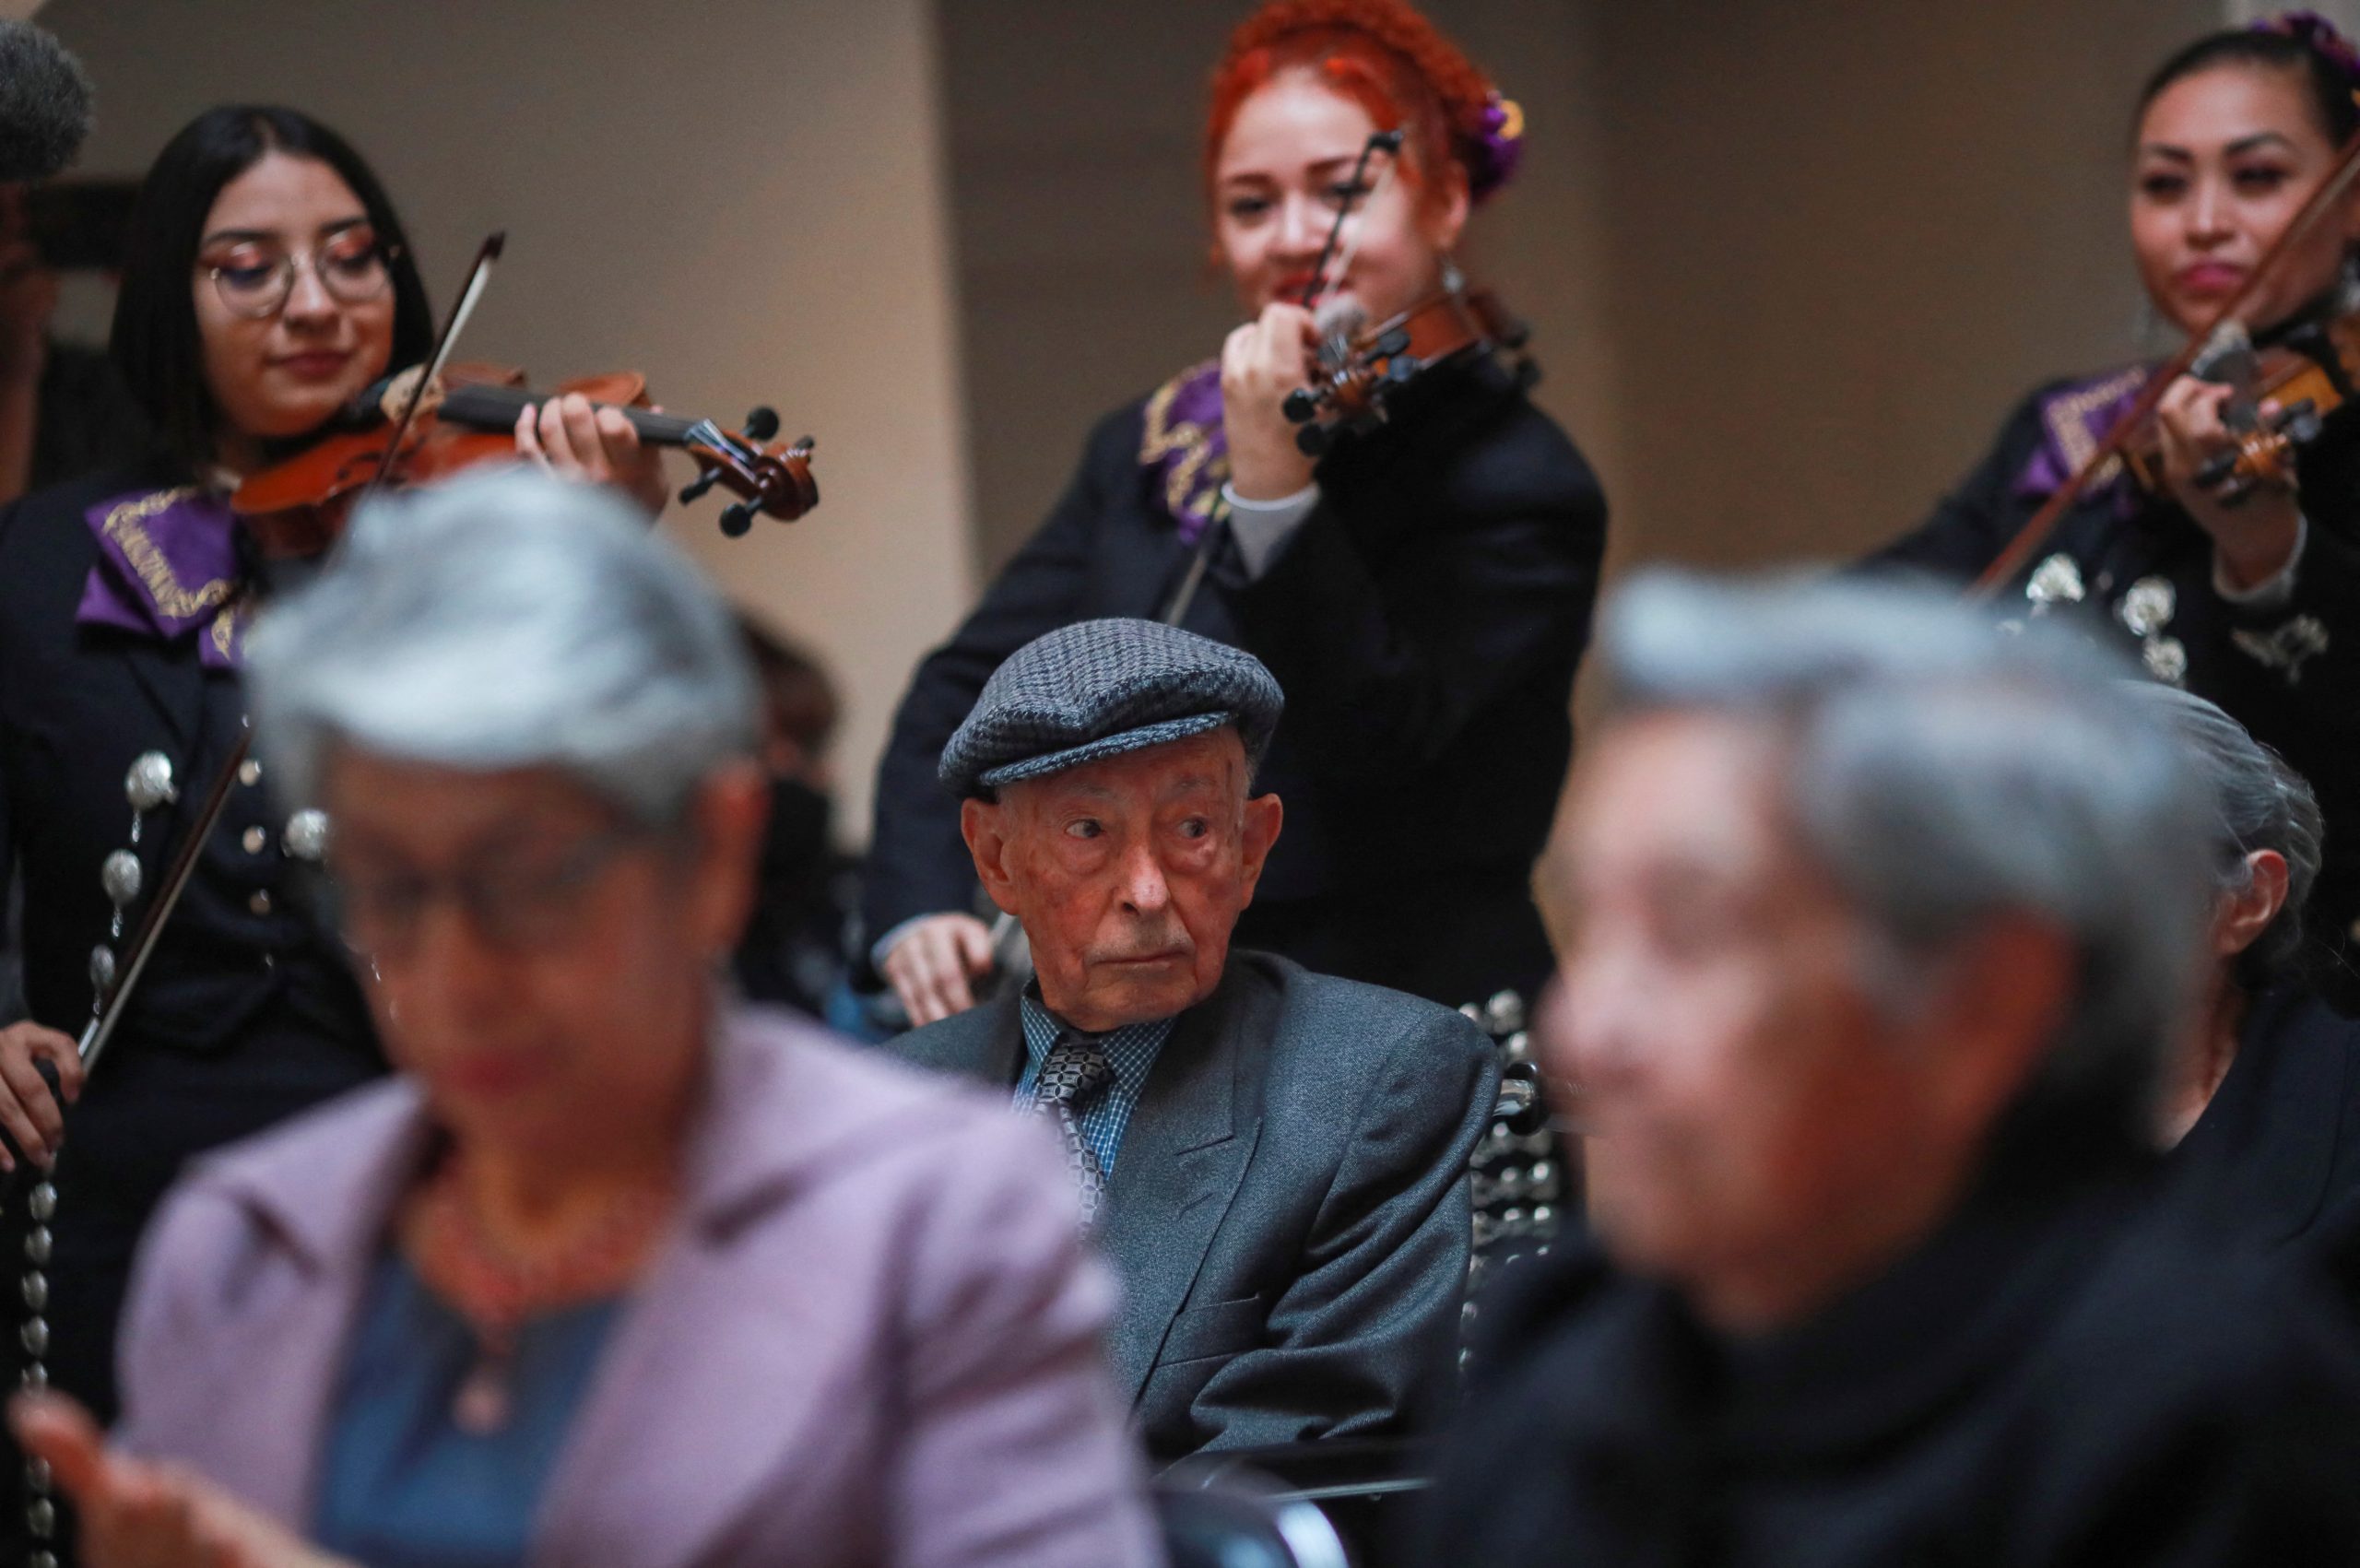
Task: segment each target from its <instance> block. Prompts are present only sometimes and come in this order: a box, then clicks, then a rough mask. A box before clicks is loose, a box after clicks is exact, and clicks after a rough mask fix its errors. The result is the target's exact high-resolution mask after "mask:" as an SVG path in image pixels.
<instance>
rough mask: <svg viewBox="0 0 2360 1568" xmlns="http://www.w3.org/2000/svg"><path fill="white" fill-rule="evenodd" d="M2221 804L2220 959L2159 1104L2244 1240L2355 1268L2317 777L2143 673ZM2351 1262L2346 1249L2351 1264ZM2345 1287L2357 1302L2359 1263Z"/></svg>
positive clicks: (2359, 1052)
mask: <svg viewBox="0 0 2360 1568" xmlns="http://www.w3.org/2000/svg"><path fill="white" fill-rule="evenodd" d="M2132 690H2133V691H2134V692H2135V694H2136V696H2137V697H2138V699H2139V700H2140V701H2142V702H2143V703H2144V704H2146V705H2147V706H2148V707H2150V708H2152V709H2153V710H2154V711H2155V712H2156V713H2157V714H2158V715H2159V716H2160V717H2161V718H2162V719H2163V720H2164V721H2165V723H2166V724H2168V725H2170V726H2171V727H2172V728H2173V729H2174V730H2176V731H2177V733H2178V735H2179V737H2180V740H2181V743H2182V745H2183V747H2184V749H2185V751H2186V754H2187V757H2188V759H2189V763H2190V764H2191V766H2192V767H2193V769H2194V771H2195V772H2196V776H2197V779H2198V782H2199V783H2200V784H2202V785H2203V786H2204V788H2205V789H2206V790H2207V791H2208V792H2210V794H2211V796H2212V799H2213V802H2214V816H2213V820H2212V845H2213V854H2212V862H2211V864H2212V880H2213V896H2212V918H2211V922H2210V935H2211V941H2210V950H2211V954H2212V965H2211V970H2210V973H2208V974H2207V976H2206V978H2205V983H2204V988H2203V992H2202V995H2201V998H2200V1005H2199V1007H2198V1009H2197V1013H2196V1027H2195V1028H2194V1029H2192V1030H2190V1031H2189V1032H2188V1035H2187V1037H2186V1039H2185V1041H2184V1042H2183V1045H2182V1052H2181V1055H2180V1058H2179V1060H2178V1062H2177V1065H2176V1066H2175V1067H2174V1068H2173V1069H2172V1070H2171V1071H2170V1072H2169V1073H2168V1074H2167V1076H2166V1078H2165V1092H2164V1096H2163V1099H2162V1101H2161V1102H2160V1103H2159V1105H2158V1106H2157V1113H2158V1124H2157V1130H2158V1134H2159V1138H2160V1141H2161V1142H2162V1143H2163V1144H2164V1145H2165V1147H2169V1148H2174V1149H2175V1150H2176V1152H2175V1154H2174V1157H2173V1159H2172V1161H2171V1164H2172V1166H2173V1168H2174V1173H2175V1174H2176V1175H2177V1177H2178V1178H2180V1181H2181V1190H2182V1191H2183V1192H2184V1194H2185V1195H2186V1196H2187V1197H2188V1198H2189V1199H2190V1200H2192V1201H2194V1202H2195V1203H2196V1204H2198V1205H2199V1206H2200V1207H2201V1208H2202V1209H2203V1210H2204V1211H2206V1212H2208V1213H2209V1214H2211V1215H2212V1217H2213V1218H2215V1219H2216V1220H2220V1221H2221V1222H2222V1223H2223V1225H2224V1229H2225V1231H2226V1232H2227V1233H2228V1234H2229V1235H2230V1236H2231V1237H2233V1238H2235V1239H2236V1240H2238V1241H2241V1242H2244V1243H2248V1244H2252V1245H2255V1246H2259V1247H2260V1248H2263V1249H2265V1250H2276V1249H2279V1248H2283V1247H2289V1246H2300V1247H2301V1248H2302V1249H2303V1250H2304V1251H2306V1252H2307V1253H2309V1252H2311V1251H2312V1250H2313V1249H2312V1244H2314V1243H2316V1244H2320V1250H2319V1251H2318V1253H2317V1255H2316V1256H2318V1257H2319V1259H2321V1260H2323V1261H2326V1262H2327V1263H2329V1264H2330V1266H2333V1267H2338V1268H2339V1269H2344V1268H2348V1267H2349V1265H2350V1264H2351V1263H2352V1262H2354V1261H2360V1260H2354V1259H2351V1258H2347V1257H2344V1256H2343V1255H2344V1247H2343V1245H2342V1243H2343V1241H2344V1240H2345V1239H2346V1238H2350V1237H2351V1236H2352V1235H2353V1233H2354V1231H2355V1230H2360V1022H2354V1020H2351V1019H2349V1018H2346V1017H2344V1016H2343V1015H2342V1014H2341V1013H2339V1012H2337V1011H2336V1010H2335V1009H2334V1008H2331V1007H2330V1006H2329V1005H2328V1003H2327V1000H2326V998H2324V997H2323V996H2320V994H2319V991H2318V990H2317V989H2316V988H2315V987H2314V986H2313V984H2311V980H2312V976H2313V974H2314V973H2316V972H2317V971H2318V970H2319V968H2320V967H2321V966H2322V963H2323V961H2325V960H2326V959H2327V958H2328V957H2329V954H2328V951H2327V949H2326V948H2325V945H2324V944H2321V943H2319V941H2318V940H2317V939H2316V938H2314V937H2312V936H2311V935H2310V933H2309V932H2308V931H2307V928H2306V926H2305V924H2304V918H2303V917H2304V911H2305V908H2306V905H2307V901H2308V895H2309V893H2310V890H2311V885H2312V882H2313V880H2314V879H2315V878H2317V877H2318V876H2319V865H2320V861H2321V858H2322V854H2321V852H2322V843H2321V839H2322V834H2323V830H2322V828H2321V825H2320V820H2319V801H2318V799H2317V797H2315V796H2313V795H2312V793H2311V786H2310V785H2309V784H2306V783H2304V782H2303V779H2302V777H2301V776H2300V775H2299V774H2297V773H2296V772H2295V771H2294V770H2293V769H2292V768H2290V767H2288V766H2287V765H2286V763H2285V761H2284V760H2283V759H2282V758H2280V757H2279V756H2278V754H2277V753H2276V752H2274V751H2272V750H2271V749H2269V748H2268V747H2266V746H2264V745H2262V744H2261V743H2260V741H2258V740H2256V739H2254V738H2253V737H2252V736H2250V735H2248V734H2247V733H2246V729H2245V726H2244V725H2240V724H2238V723H2237V721H2236V720H2235V719H2233V718H2231V717H2230V716H2229V715H2228V714H2226V713H2223V712H2222V711H2221V710H2220V709H2219V708H2217V707H2214V706H2213V705H2212V703H2210V702H2208V701H2205V700H2204V699H2203V698H2201V697H2195V696H2191V695H2189V693H2187V692H2185V691H2178V690H2173V689H2172V688H2170V687H2166V686H2155V685H2149V684H2143V683H2142V684H2140V685H2138V686H2135V687H2134V688H2133V689H2132ZM2339 1259H2341V1260H2342V1261H2339ZM2345 1286H2346V1289H2348V1290H2350V1291H2352V1299H2354V1301H2360V1273H2354V1274H2351V1275H2347V1277H2346V1279H2345Z"/></svg>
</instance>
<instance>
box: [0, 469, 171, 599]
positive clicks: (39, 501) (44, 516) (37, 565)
mask: <svg viewBox="0 0 2360 1568" xmlns="http://www.w3.org/2000/svg"><path fill="white" fill-rule="evenodd" d="M154 482H155V481H154V479H153V477H152V476H145V475H141V474H138V473H135V472H130V471H125V470H117V471H114V472H110V473H105V474H94V475H90V476H89V477H84V478H79V479H69V480H67V481H66V482H65V483H64V484H60V485H52V486H50V487H49V488H48V489H43V490H36V491H35V492H33V493H32V494H31V495H29V496H25V497H23V498H21V499H20V500H18V501H14V502H12V503H11V504H10V505H9V506H8V507H7V508H6V510H5V511H0V593H6V592H7V591H8V590H9V589H11V588H16V589H20V590H21V589H33V588H38V587H39V586H40V585H41V584H45V583H46V582H47V581H48V580H49V579H50V578H52V577H53V576H55V575H56V574H57V573H59V572H65V573H68V574H70V575H72V577H73V578H74V580H75V581H76V582H77V583H79V582H80V580H81V578H82V576H83V575H84V574H86V573H87V572H89V569H90V565H91V563H92V562H93V561H95V560H97V559H98V554H99V546H98V538H97V536H95V535H94V534H92V533H91V532H90V525H89V519H88V518H87V517H85V516H84V515H83V514H84V513H86V512H88V511H89V509H90V508H91V507H92V506H95V505H97V504H98V503H99V502H100V501H104V500H105V499H106V498H107V497H109V496H112V495H123V494H125V493H127V492H129V491H132V490H136V489H141V488H142V487H143V486H152V485H153V484H154Z"/></svg>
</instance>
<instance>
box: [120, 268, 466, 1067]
mask: <svg viewBox="0 0 2360 1568" xmlns="http://www.w3.org/2000/svg"><path fill="white" fill-rule="evenodd" d="M507 242H508V236H507V233H506V232H505V231H504V230H502V231H501V232H497V233H494V234H493V235H491V236H490V238H489V239H487V240H485V241H484V242H483V246H482V248H481V249H480V250H478V252H477V253H476V262H475V265H474V266H473V267H472V268H471V269H469V271H468V273H467V284H466V288H465V289H462V290H461V291H460V294H459V302H458V304H457V306H456V307H454V309H453V310H452V312H451V317H450V319H449V320H448V321H446V322H444V323H443V331H442V333H441V335H440V336H438V337H437V338H436V339H435V343H434V352H433V353H432V355H431V356H430V357H429V358H428V360H427V363H426V369H425V372H424V373H423V374H421V375H420V376H419V378H418V384H417V385H416V386H413V387H411V388H410V391H409V396H408V398H407V401H406V402H405V403H404V405H403V407H402V417H401V419H400V421H399V422H398V423H397V424H396V425H395V427H394V439H393V440H392V442H389V443H388V444H387V445H386V447H385V455H384V457H383V458H382V459H380V460H379V462H378V464H377V471H376V473H375V474H373V475H372V476H371V477H370V480H369V483H368V485H367V487H366V488H365V489H363V490H362V491H361V494H362V495H364V496H365V495H367V494H369V493H371V492H372V491H374V490H375V489H378V488H379V487H380V486H382V485H383V484H384V480H385V477H386V475H387V474H389V473H390V472H392V469H393V461H394V457H395V454H397V453H399V452H400V451H401V444H402V438H403V437H404V436H405V435H407V433H408V431H409V428H410V425H411V424H412V423H413V422H414V421H415V419H417V416H418V411H419V408H420V407H422V406H423V404H424V402H425V397H426V389H427V388H428V387H430V386H431V385H432V384H433V383H434V378H435V377H436V376H438V375H440V374H442V373H443V365H444V364H445V363H447V362H448V361H449V360H450V357H451V348H452V346H453V345H454V343H456V342H457V341H458V336H459V329H460V328H461V327H463V326H465V325H466V322H467V318H468V317H469V316H471V315H473V314H474V313H475V308H476V301H478V300H480V299H481V298H482V297H483V290H484V285H486V284H487V283H489V282H490V280H491V264H492V263H494V262H496V261H498V260H499V259H500V253H501V250H502V249H503V248H505V246H506V245H507ZM253 747H254V731H253V729H252V728H251V727H242V728H241V730H240V731H239V735H238V741H237V744H236V745H234V746H232V747H231V748H230V755H229V756H228V757H227V758H225V759H224V760H223V761H222V763H221V768H220V771H219V772H217V773H216V774H214V776H213V782H212V784H211V785H210V786H209V787H208V788H207V790H206V793H205V799H204V802H203V804H202V805H200V806H199V807H198V808H197V811H196V815H195V817H194V818H193V819H191V820H190V822H189V826H188V831H187V833H186V834H184V835H183V837H182V839H181V843H180V847H179V848H177V849H175V850H174V851H173V852H172V858H171V862H170V866H169V868H168V869H167V870H166V871H165V873H164V879H163V881H162V882H161V883H160V884H159V885H158V887H157V889H156V896H155V898H154V899H153V900H152V901H150V902H149V903H148V909H147V913H145V914H142V915H141V916H140V917H139V924H138V925H136V926H135V927H134V928H133V930H132V935H131V940H130V942H129V943H127V944H126V945H125V946H124V950H123V958H122V960H121V961H120V962H119V963H118V965H117V976H116V979H115V983H114V984H113V985H112V987H111V988H109V989H108V991H107V992H106V994H105V995H104V996H102V997H100V998H98V999H97V1001H96V1005H94V1006H93V1008H91V1013H90V1021H89V1025H88V1026H87V1027H85V1028H84V1029H83V1031H82V1038H81V1040H80V1041H79V1042H78V1043H77V1053H78V1055H80V1056H81V1058H82V1066H83V1067H84V1068H86V1069H87V1068H89V1067H91V1066H93V1065H94V1064H95V1063H96V1062H97V1061H98V1059H99V1056H100V1054H101V1053H102V1052H104V1051H105V1050H106V1048H107V1043H108V1042H109V1041H110V1040H112V1039H113V1038H114V1032H115V1028H116V1026H117V1025H118V1024H120V1023H121V1022H122V1021H123V1016H124V1012H125V1011H127V1010H128V1009H129V1008H130V1005H131V996H132V992H133V991H134V990H136V988H137V986H138V984H139V977H140V975H141V974H142V973H145V972H146V970H147V968H148V960H149V959H150V958H151V957H153V956H154V955H155V951H156V945H157V943H158V942H159V940H160V939H161V938H162V937H163V932H164V923H165V922H166V921H168V920H170V919H171V914H172V911H173V910H174V909H176V908H178V907H179V905H180V902H181V894H182V893H183V892H184V891H186V890H187V889H188V884H189V880H190V878H192V877H194V876H195V873H196V863H197V861H198V859H199V858H200V857H202V855H204V853H205V846H206V844H207V842H208V841H210V840H211V839H212V837H213V830H214V829H216V828H217V827H218V826H220V823H221V814H222V813H223V812H224V811H226V810H228V809H229V806H230V788H231V786H232V785H233V784H236V782H237V777H238V770H239V769H240V768H241V767H242V766H244V764H245V760H246V754H247V753H248V752H249V751H250V750H252V749H253Z"/></svg>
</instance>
